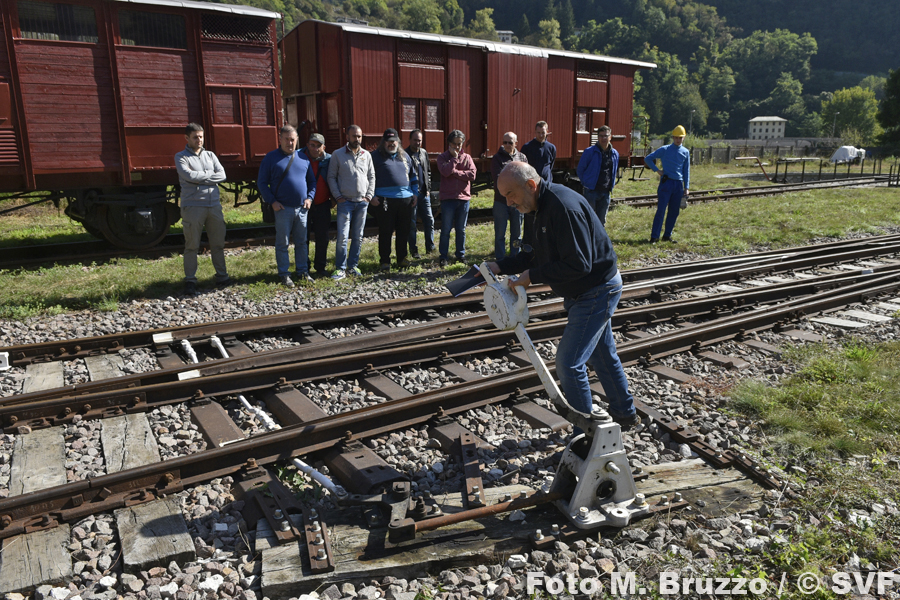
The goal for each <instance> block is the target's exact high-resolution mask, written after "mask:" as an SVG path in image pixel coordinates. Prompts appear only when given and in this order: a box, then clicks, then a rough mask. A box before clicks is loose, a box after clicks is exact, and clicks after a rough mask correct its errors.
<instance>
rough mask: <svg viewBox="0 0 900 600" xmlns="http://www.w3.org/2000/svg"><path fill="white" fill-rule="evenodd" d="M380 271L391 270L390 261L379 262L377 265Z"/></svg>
mask: <svg viewBox="0 0 900 600" xmlns="http://www.w3.org/2000/svg"><path fill="white" fill-rule="evenodd" d="M378 268H379V269H380V270H381V271H382V272H384V273H387V272H388V271H390V270H391V263H381V265H379V267H378Z"/></svg>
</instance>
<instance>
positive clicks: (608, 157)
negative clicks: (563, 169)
mask: <svg viewBox="0 0 900 600" xmlns="http://www.w3.org/2000/svg"><path fill="white" fill-rule="evenodd" d="M611 139H612V129H610V128H609V125H604V126H603V127H601V128H600V129H598V130H597V143H596V144H594V145H593V146H591V147H590V148H588V149H587V150H585V151H584V153H583V154H582V155H581V160H580V161H578V168H577V169H576V171H577V172H578V179H580V180H581V184H582V185H583V186H584V199H585V200H587V201H588V204H590V205H591V206H593V207H594V210H595V211H597V216H598V217H600V223H602V224H603V227H604V228H605V227H606V213H608V212H609V201H610V196H611V195H612V190H613V188H614V187H615V185H616V174H617V173H618V172H619V153H618V152H617V151H616V149H615V148H613V146H612V144H611V143H610V141H611Z"/></svg>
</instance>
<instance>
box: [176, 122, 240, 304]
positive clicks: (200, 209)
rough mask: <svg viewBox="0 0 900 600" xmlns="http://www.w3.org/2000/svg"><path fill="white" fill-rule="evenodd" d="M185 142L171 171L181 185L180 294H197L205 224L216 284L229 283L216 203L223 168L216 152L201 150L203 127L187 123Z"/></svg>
mask: <svg viewBox="0 0 900 600" xmlns="http://www.w3.org/2000/svg"><path fill="white" fill-rule="evenodd" d="M184 139H185V140H186V141H187V145H186V146H185V148H184V150H182V151H181V152H179V153H178V154H176V155H175V170H177V171H178V181H179V183H180V184H181V221H182V225H183V227H184V293H185V294H188V295H191V294H196V293H197V251H198V250H199V248H200V235H201V234H202V233H203V228H204V227H206V235H207V237H209V251H210V254H211V255H212V263H213V267H214V268H215V269H216V286H218V287H225V286H227V285H230V284H231V278H230V277H228V271H227V270H226V269H225V217H224V215H223V214H222V204H221V203H220V202H219V183H220V182H222V181H225V169H223V168H222V164H221V163H220V162H219V159H218V158H216V155H215V154H213V153H212V152H210V151H209V150H204V149H203V127H202V126H200V125H198V124H197V123H188V125H187V127H185V130H184Z"/></svg>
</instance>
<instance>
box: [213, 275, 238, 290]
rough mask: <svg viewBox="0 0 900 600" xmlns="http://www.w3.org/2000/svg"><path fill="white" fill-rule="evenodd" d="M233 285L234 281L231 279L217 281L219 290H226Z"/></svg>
mask: <svg viewBox="0 0 900 600" xmlns="http://www.w3.org/2000/svg"><path fill="white" fill-rule="evenodd" d="M232 283H234V279H232V278H231V277H226V278H225V279H223V280H222V281H217V282H216V287H217V288H226V287H228V286H229V285H231V284H232Z"/></svg>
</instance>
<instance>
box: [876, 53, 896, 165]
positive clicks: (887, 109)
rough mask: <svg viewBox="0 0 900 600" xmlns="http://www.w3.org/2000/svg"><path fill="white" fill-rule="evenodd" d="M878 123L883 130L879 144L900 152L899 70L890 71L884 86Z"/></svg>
mask: <svg viewBox="0 0 900 600" xmlns="http://www.w3.org/2000/svg"><path fill="white" fill-rule="evenodd" d="M878 123H879V124H880V125H881V127H882V128H883V129H884V133H883V134H882V135H881V140H880V142H881V143H882V144H885V145H886V146H889V147H891V148H892V149H893V150H894V151H895V152H900V68H898V69H897V70H895V71H891V74H890V75H889V76H888V78H887V80H886V81H885V84H884V100H882V101H881V105H880V106H879V107H878Z"/></svg>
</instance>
